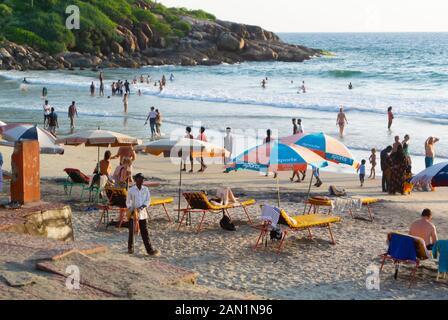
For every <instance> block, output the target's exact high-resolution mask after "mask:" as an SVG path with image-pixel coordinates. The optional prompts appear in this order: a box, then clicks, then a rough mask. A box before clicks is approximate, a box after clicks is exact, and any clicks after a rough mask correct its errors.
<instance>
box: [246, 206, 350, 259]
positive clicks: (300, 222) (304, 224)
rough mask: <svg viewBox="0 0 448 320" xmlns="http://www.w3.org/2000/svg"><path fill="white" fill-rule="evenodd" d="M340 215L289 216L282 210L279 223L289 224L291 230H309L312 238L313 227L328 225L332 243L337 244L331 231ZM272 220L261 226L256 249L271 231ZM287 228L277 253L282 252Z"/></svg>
mask: <svg viewBox="0 0 448 320" xmlns="http://www.w3.org/2000/svg"><path fill="white" fill-rule="evenodd" d="M340 221H341V218H340V217H335V216H329V215H326V214H304V215H297V216H293V217H291V216H289V215H288V214H287V213H286V211H285V210H281V211H280V219H279V222H278V223H279V224H287V225H288V227H289V229H290V230H291V231H300V230H305V229H306V230H308V234H309V238H310V239H312V237H313V234H312V233H311V229H312V228H320V227H326V228H328V231H329V232H330V243H331V244H336V241H335V240H334V237H333V233H332V231H331V224H332V223H336V222H340ZM270 224H271V223H270V222H264V223H263V225H262V226H261V228H260V227H259V229H261V232H260V235H259V237H258V240H257V243H256V244H255V247H254V250H255V249H257V247H258V246H259V244H260V240H261V243H263V240H264V239H265V237H266V236H267V234H268V232H269V231H270ZM286 235H287V230H285V231H283V236H282V239H281V241H280V244H279V246H278V251H277V253H280V251H281V249H282V245H283V242H284V240H285V238H286Z"/></svg>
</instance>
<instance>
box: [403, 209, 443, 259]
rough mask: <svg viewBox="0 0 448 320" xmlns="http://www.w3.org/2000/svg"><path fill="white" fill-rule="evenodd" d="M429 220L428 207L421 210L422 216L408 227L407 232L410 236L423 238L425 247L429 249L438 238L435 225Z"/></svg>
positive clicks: (430, 216) (430, 214)
mask: <svg viewBox="0 0 448 320" xmlns="http://www.w3.org/2000/svg"><path fill="white" fill-rule="evenodd" d="M431 221H432V212H431V210H430V209H425V210H423V212H422V217H421V218H420V219H418V220H417V221H415V222H414V223H413V224H412V225H411V227H410V229H409V234H410V235H411V236H414V237H419V238H422V239H423V240H425V244H426V248H427V249H428V250H431V249H432V247H433V246H434V243H436V241H437V240H438V238H437V230H436V226H435V225H434V224H433V223H432V222H431Z"/></svg>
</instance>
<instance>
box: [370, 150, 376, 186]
mask: <svg viewBox="0 0 448 320" xmlns="http://www.w3.org/2000/svg"><path fill="white" fill-rule="evenodd" d="M369 162H370V164H371V165H372V168H371V169H370V176H369V179H375V173H376V172H375V167H376V149H375V148H373V149H372V154H371V155H370V157H369Z"/></svg>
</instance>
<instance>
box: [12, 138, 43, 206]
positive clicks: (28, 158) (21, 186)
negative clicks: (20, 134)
mask: <svg viewBox="0 0 448 320" xmlns="http://www.w3.org/2000/svg"><path fill="white" fill-rule="evenodd" d="M11 169H12V179H11V201H12V202H19V203H21V204H25V203H30V202H38V201H40V148H39V142H38V141H37V140H27V141H18V142H16V144H15V146H14V152H13V154H12V156H11Z"/></svg>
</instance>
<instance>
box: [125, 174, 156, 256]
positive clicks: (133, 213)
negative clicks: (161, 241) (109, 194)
mask: <svg viewBox="0 0 448 320" xmlns="http://www.w3.org/2000/svg"><path fill="white" fill-rule="evenodd" d="M144 180H145V177H144V176H143V174H141V173H137V174H136V175H135V176H134V181H135V185H134V186H133V187H131V188H130V189H129V191H128V195H127V197H126V207H127V208H128V220H129V237H128V253H129V254H133V253H134V235H135V229H134V227H136V224H138V228H139V230H140V234H141V235H142V240H143V244H144V245H145V249H146V253H147V254H148V255H150V256H154V257H158V256H160V251H159V250H158V249H155V248H154V247H153V246H152V244H151V241H150V239H149V232H148V211H147V210H148V207H149V205H150V203H151V194H150V192H149V189H148V187H145V186H144V185H143V181H144Z"/></svg>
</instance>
